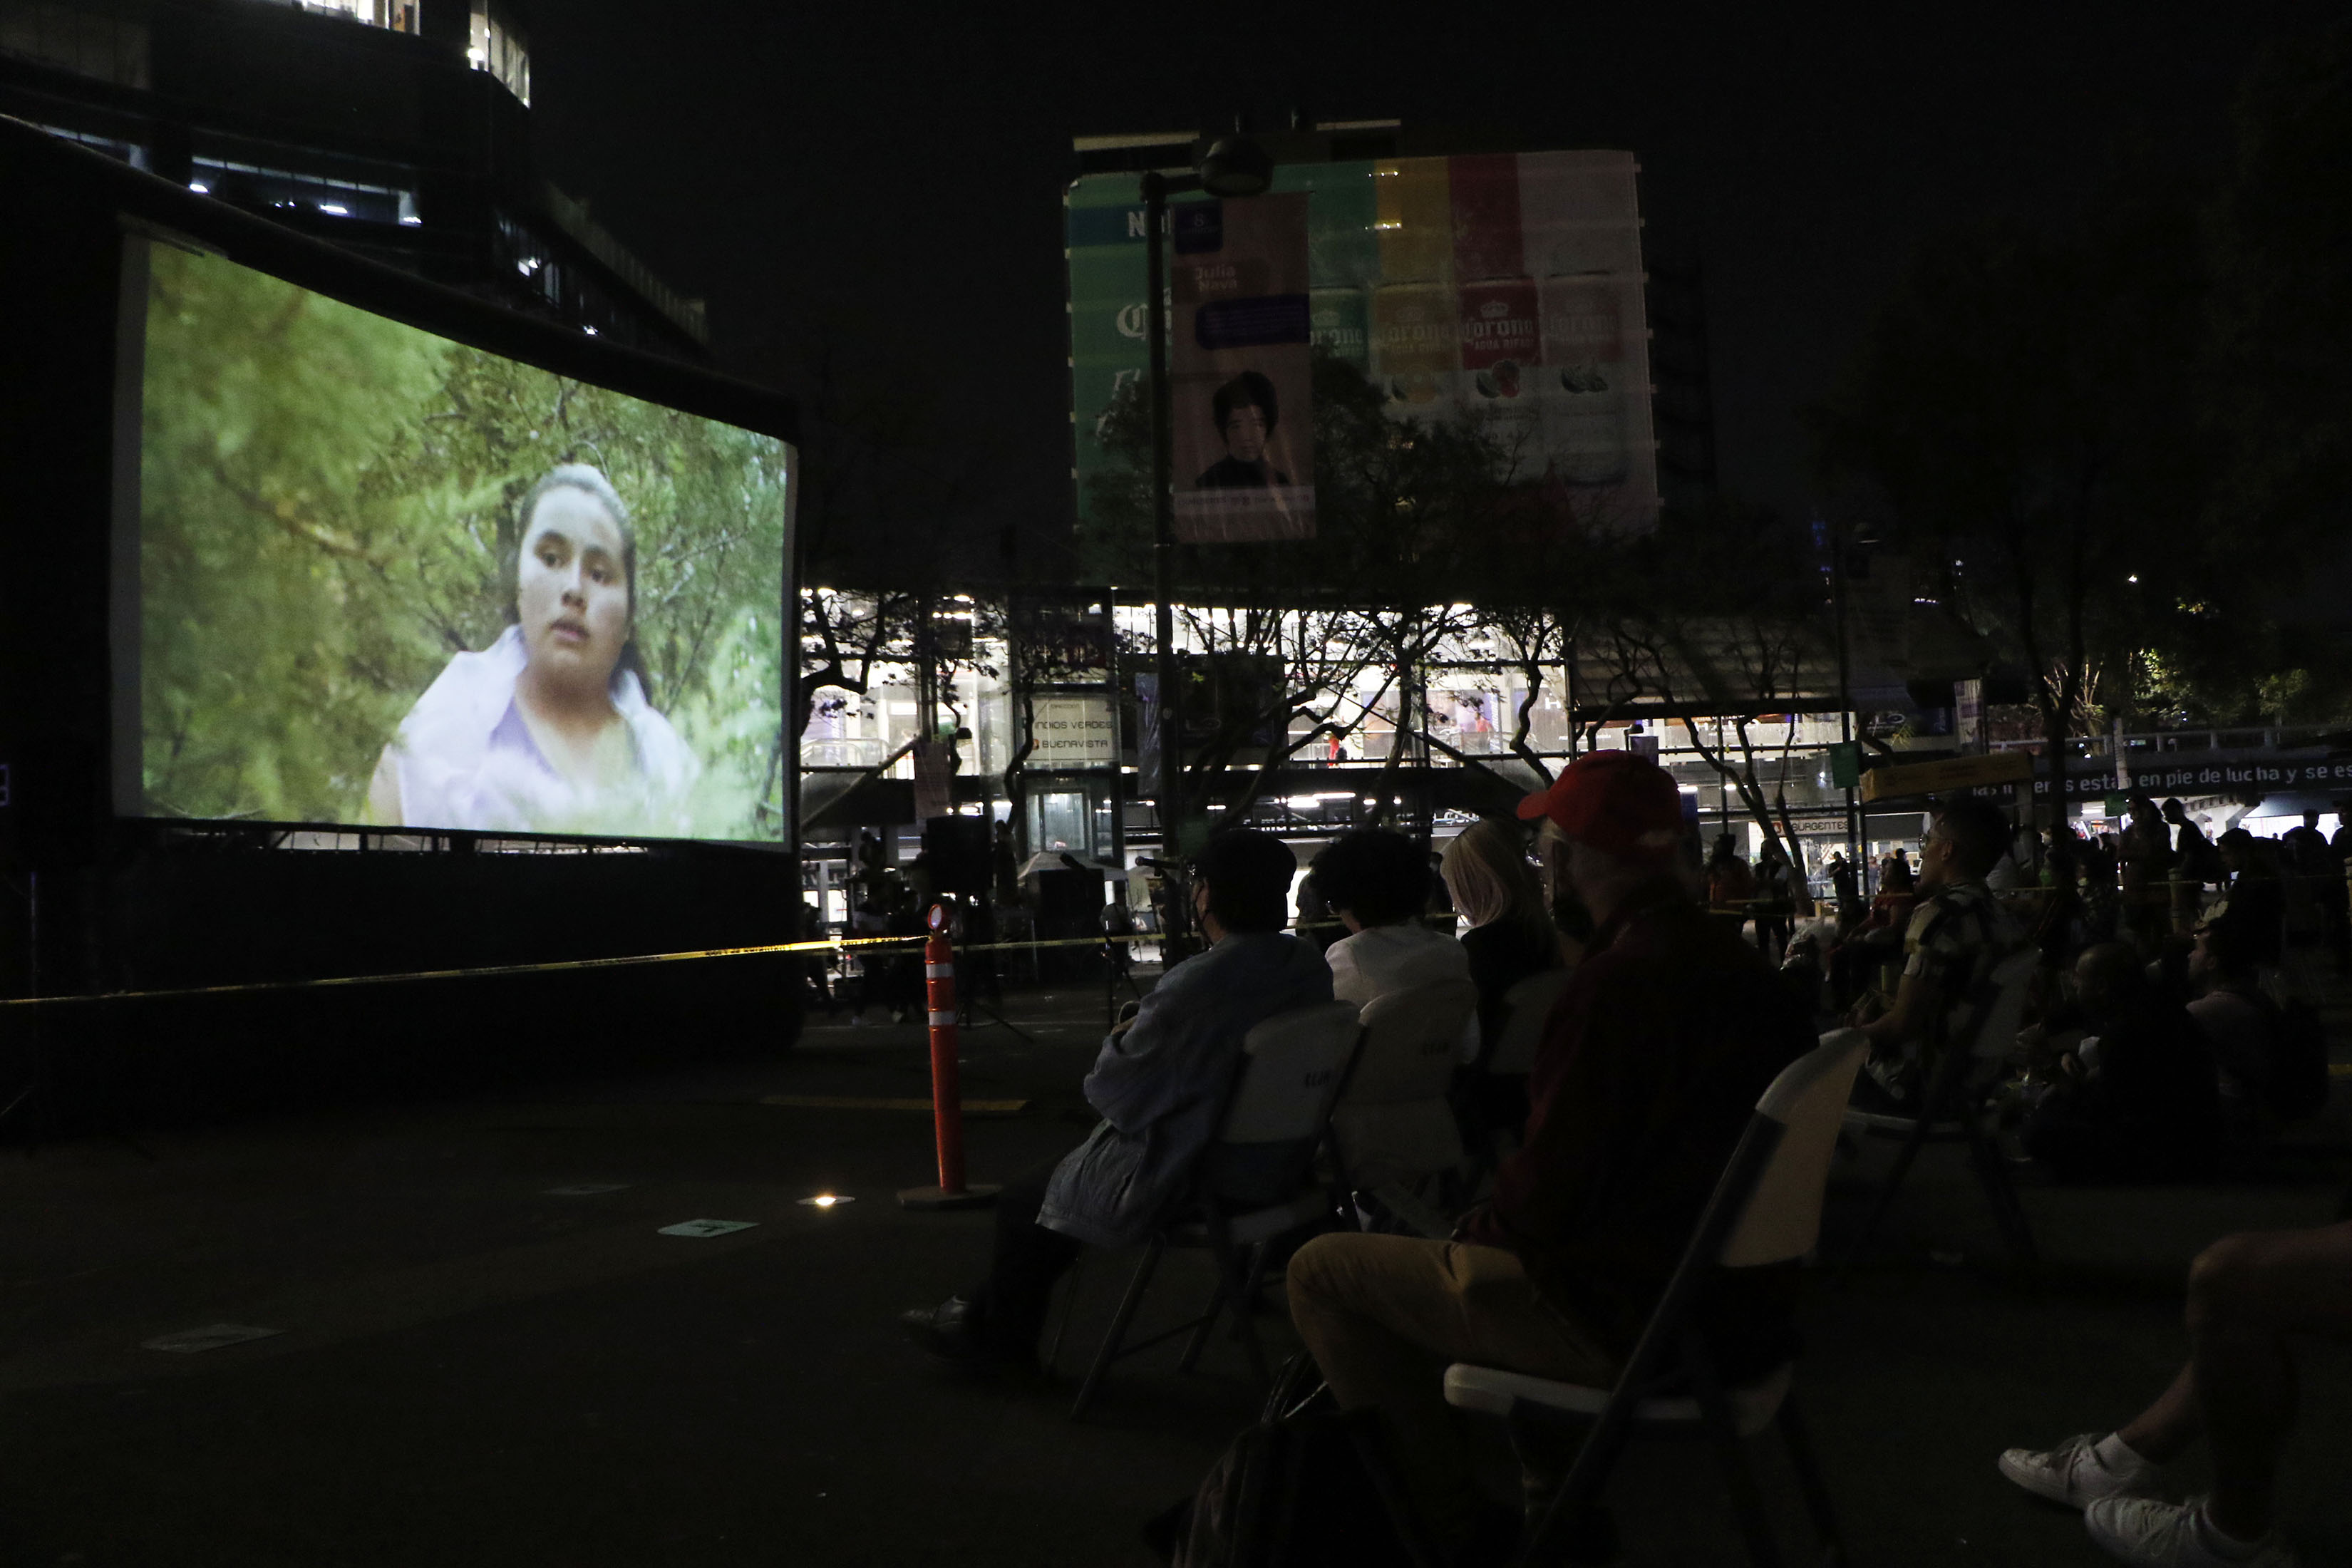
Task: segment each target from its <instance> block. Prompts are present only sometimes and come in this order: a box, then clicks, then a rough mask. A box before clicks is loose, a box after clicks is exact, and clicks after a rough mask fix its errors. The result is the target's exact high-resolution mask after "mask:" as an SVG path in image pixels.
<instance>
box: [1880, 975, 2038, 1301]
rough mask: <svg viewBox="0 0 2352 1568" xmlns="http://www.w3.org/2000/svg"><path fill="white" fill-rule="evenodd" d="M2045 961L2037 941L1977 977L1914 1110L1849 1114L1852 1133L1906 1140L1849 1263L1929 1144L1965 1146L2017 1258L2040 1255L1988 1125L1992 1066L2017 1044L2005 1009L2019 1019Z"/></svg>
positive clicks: (1994, 1083) (1996, 1223)
mask: <svg viewBox="0 0 2352 1568" xmlns="http://www.w3.org/2000/svg"><path fill="white" fill-rule="evenodd" d="M2039 963H2041V955H2040V954H2039V953H2038V952H2035V951H2034V950H2033V949H2032V948H2031V947H2028V948H2024V949H2021V950H2020V951H2019V952H2014V953H2011V955H2010V956H2009V957H2007V958H2004V959H2002V960H2001V961H2000V963H1998V964H1995V965H1994V966H1993V969H1992V971H1991V973H1990V974H1988V975H1987V976H1986V978H1985V980H1984V981H1983V982H1982V983H1980V984H1979V986H1978V987H1977V988H1976V994H1974V996H1973V997H1972V999H1971V1005H1970V1011H1969V1022H1968V1029H1967V1033H1966V1034H1965V1035H1964V1036H1963V1037H1962V1039H1961V1040H1958V1041H1952V1042H1948V1043H1947V1044H1946V1045H1945V1046H1944V1047H1942V1048H1941V1049H1939V1050H1938V1051H1937V1053H1936V1060H1935V1067H1934V1071H1933V1072H1932V1073H1931V1074H1930V1076H1929V1079H1928V1081H1927V1085H1926V1086H1925V1088H1924V1089H1923V1090H1922V1092H1921V1094H1920V1097H1919V1114H1918V1115H1917V1116H1895V1115H1888V1114H1884V1113H1880V1112H1875V1111H1864V1110H1850V1111H1848V1112H1847V1113H1846V1118H1845V1126H1846V1131H1849V1132H1857V1133H1862V1134H1864V1135H1866V1136H1869V1137H1874V1138H1897V1139H1900V1140H1902V1142H1903V1147H1902V1149H1901V1150H1900V1152H1897V1153H1896V1155H1895V1168H1894V1169H1893V1170H1892V1171H1890V1172H1889V1173H1887V1177H1886V1183H1885V1185H1884V1186H1883V1187H1881V1188H1880V1189H1879V1192H1878V1196H1877V1198H1876V1199H1875V1200H1874V1202H1873V1203H1872V1205H1871V1209H1870V1215H1869V1217H1868V1218H1867V1219H1865V1220H1864V1222H1863V1226H1862V1230H1861V1232H1860V1234H1859V1235H1857V1236H1856V1237H1854V1241H1853V1247H1852V1248H1851V1249H1850V1250H1849V1251H1848V1252H1847V1254H1846V1258H1845V1264H1844V1267H1845V1268H1849V1269H1850V1268H1853V1265H1854V1264H1855V1263H1856V1262H1857V1261H1859V1260H1860V1258H1862V1255H1863V1253H1864V1251H1865V1250H1867V1249H1868V1247H1869V1246H1870V1243H1871V1241H1872V1239H1873V1238H1874V1237H1876V1235H1877V1234H1878V1227H1879V1226H1880V1225H1881V1224H1882V1223H1883V1222H1884V1221H1885V1218H1886V1212H1887V1210H1888V1209H1890V1208H1892V1207H1893V1206H1894V1205H1895V1193H1896V1192H1897V1191H1899V1190H1900V1189H1901V1187H1902V1185H1903V1181H1904V1178H1905V1177H1906V1176H1908V1175H1909V1174H1910V1173H1911V1167H1912V1165H1913V1164H1914V1163H1916V1162H1917V1160H1918V1158H1919V1151H1920V1150H1922V1149H1924V1148H1926V1147H1927V1145H1928V1144H1930V1143H1963V1142H1964V1143H1966V1144H1967V1145H1968V1149H1969V1165H1970V1167H1971V1168H1972V1169H1973V1170H1974V1171H1975V1173H1976V1177H1977V1184H1978V1185H1979V1186H1980V1187H1981V1188H1982V1189H1983V1190H1984V1195H1985V1203H1986V1205H1988V1206H1989V1207H1990V1209H1991V1210H1992V1217H1993V1224H1994V1226H1997V1227H1998V1228H1999V1229H2000V1235H2001V1240H2002V1242H2003V1243H2004V1244H2006V1245H2007V1247H2009V1249H2010V1252H2011V1256H2012V1257H2014V1258H2016V1260H2017V1261H2018V1262H2019V1263H2020V1264H2025V1265H2031V1264H2034V1263H2038V1262H2040V1261H2041V1258H2042V1249H2041V1247H2039V1246H2038V1245H2037V1244H2036V1243H2035V1241H2034V1239H2033V1226H2032V1221H2031V1220H2029V1219H2028V1218H2027V1217H2026V1213H2025V1205H2023V1204H2022V1203H2021V1202H2019V1200H2018V1196H2017V1187H2016V1184H2014V1183H2013V1182H2011V1180H2010V1175H2009V1164H2008V1162H2007V1161H2006V1160H2005V1159H2004V1158H2003V1157H2002V1155H2001V1152H2000V1145H1999V1144H1998V1143H1997V1142H1995V1141H1994V1138H1993V1134H1992V1132H1991V1131H1990V1130H1989V1128H1988V1127H1987V1122H1988V1121H1989V1120H1990V1115H1989V1110H1988V1106H1989V1102H1990V1100H1991V1098H1992V1096H1993V1093H1994V1092H1995V1090H1996V1089H1998V1088H1999V1083H1998V1081H1997V1080H1998V1073H1997V1072H1996V1071H1993V1070H1990V1069H1991V1068H1993V1067H1994V1065H1995V1064H1998V1063H2000V1062H2001V1061H2005V1060H2007V1059H2008V1057H2009V1053H2010V1051H2011V1049H2012V1048H2013V1047H2014V1046H2015V1044H2016V1041H2015V1038H2014V1037H2015V1035H2016V1029H2015V1027H2014V1026H2009V1027H2004V1026H2003V1025H2002V1016H2003V1015H2004V1013H2006V1014H2007V1016H2009V1018H2011V1020H2014V1019H2015V1018H2016V1017H2017V1016H2018V1014H2019V1013H2021V1011H2022V1007H2023V997H2024V993H2025V987H2026V986H2027V985H2028V984H2030V983H2031V982H2032V977H2033V971H2034V968H2035V967H2036V966H2037V965H2038V964H2039ZM2011 1002H2014V1003H2016V1004H2017V1006H2016V1007H2015V1008H2011V1007H2010V1006H2009V1004H2010V1003H2011ZM2003 1036H2007V1038H2004V1037H2003Z"/></svg>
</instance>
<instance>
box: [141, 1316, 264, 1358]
mask: <svg viewBox="0 0 2352 1568" xmlns="http://www.w3.org/2000/svg"><path fill="white" fill-rule="evenodd" d="M284 1332H285V1330H284V1329H257V1328H255V1327H254V1326H253V1325H252V1324H250V1323H207V1324H205V1326H204V1327H203V1328H201V1329H182V1330H181V1331H179V1332H178V1333H176V1334H158V1335H156V1336H155V1337H154V1338H153V1339H152V1340H142V1341H140V1342H139V1348H140V1349H141V1350H142V1351H171V1352H174V1353H175V1354H179V1355H193V1354H194V1353H195V1352H198V1351H216V1350H218V1349H220V1348H221V1347H222V1346H223V1345H241V1344H244V1343H246V1342H247V1341H250V1340H266V1339H268V1338H269V1337H270V1336H271V1335H272V1334H282V1333H284Z"/></svg>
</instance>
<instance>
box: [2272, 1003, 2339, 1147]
mask: <svg viewBox="0 0 2352 1568" xmlns="http://www.w3.org/2000/svg"><path fill="white" fill-rule="evenodd" d="M2270 1023H2271V1070H2270V1077H2269V1079H2267V1080H2266V1081H2265V1082H2264V1083H2263V1105H2264V1106H2265V1107H2267V1108H2268V1109H2269V1110H2270V1113H2271V1114H2272V1115H2273V1116H2275V1117H2277V1118H2278V1119H2279V1120H2280V1121H2305V1120H2307V1119H2308V1118H2310V1117H2314V1116H2316V1115H2318V1114H2319V1113H2320V1112H2321V1111H2322V1110H2326V1108H2327V1026H2326V1025H2325V1024H2323V1023H2321V1022H2320V1019H2319V1015H2318V1013H2317V1012H2315V1010H2314V1009H2313V1007H2312V1005H2311V1004H2310V1003H2308V1002H2305V1001H2304V1000H2303V999H2302V998H2301V997H2299V996H2298V997H2292V998H2290V999H2288V1000H2287V1001H2286V1002H2284V1003H2283V1004H2280V1005H2278V1006H2277V1007H2276V1009H2275V1011H2273V1012H2272V1014H2271V1020H2270Z"/></svg>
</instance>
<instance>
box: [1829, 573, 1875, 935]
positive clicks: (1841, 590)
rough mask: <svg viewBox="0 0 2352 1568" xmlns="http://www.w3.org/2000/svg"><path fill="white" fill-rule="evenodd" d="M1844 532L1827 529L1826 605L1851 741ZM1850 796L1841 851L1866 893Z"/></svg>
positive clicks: (1844, 729)
mask: <svg viewBox="0 0 2352 1568" xmlns="http://www.w3.org/2000/svg"><path fill="white" fill-rule="evenodd" d="M1845 589H1846V582H1845V531H1843V529H1839V528H1835V527H1832V530H1831V531H1830V605H1831V608H1832V611H1833V612H1834V613H1835V615H1836V617H1837V660H1838V739H1839V741H1840V742H1843V743H1844V744H1846V745H1849V746H1851V745H1852V744H1853V655H1852V654H1851V653H1850V652H1849V650H1848V647H1847V644H1846V635H1845ZM1858 805H1859V802H1857V801H1856V799H1855V798H1854V791H1853V785H1852V784H1848V785H1846V786H1845V852H1846V855H1847V858H1849V859H1851V860H1852V862H1853V872H1854V885H1855V886H1856V887H1858V888H1860V889H1862V890H1863V892H1864V895H1865V896H1867V895H1868V894H1869V892H1870V868H1869V867H1868V865H1867V864H1866V863H1865V862H1866V860H1867V857H1866V856H1865V855H1864V853H1863V849H1862V818H1861V816H1860V815H1859V813H1858V810H1857V807H1858Z"/></svg>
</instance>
